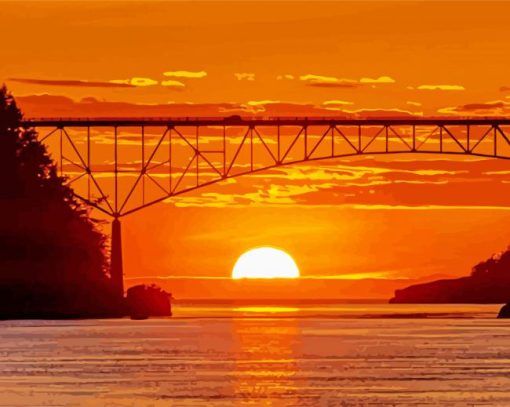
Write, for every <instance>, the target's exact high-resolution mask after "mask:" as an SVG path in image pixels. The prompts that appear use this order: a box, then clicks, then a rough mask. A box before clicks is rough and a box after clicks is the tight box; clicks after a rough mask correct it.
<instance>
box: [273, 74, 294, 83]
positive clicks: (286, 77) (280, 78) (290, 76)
mask: <svg viewBox="0 0 510 407" xmlns="http://www.w3.org/2000/svg"><path fill="white" fill-rule="evenodd" d="M276 79H277V80H279V81H281V80H282V79H287V80H289V81H291V80H293V79H295V76H294V75H291V74H284V75H278V76H277V77H276Z"/></svg>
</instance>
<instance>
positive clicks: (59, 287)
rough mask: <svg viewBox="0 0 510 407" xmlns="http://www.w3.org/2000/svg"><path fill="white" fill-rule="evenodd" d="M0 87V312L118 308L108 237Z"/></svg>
mask: <svg viewBox="0 0 510 407" xmlns="http://www.w3.org/2000/svg"><path fill="white" fill-rule="evenodd" d="M22 118H23V116H22V113H21V111H20V109H19V108H18V107H17V106H16V102H15V100H14V98H13V97H12V95H11V94H10V93H9V92H8V91H7V89H6V87H5V86H3V87H2V88H1V89H0V219H1V222H0V316H4V317H47V316H55V317H58V316H62V317H65V316H69V317H84V316H102V315H104V316H107V315H112V313H119V312H121V311H120V309H121V307H122V299H121V298H115V295H114V294H113V293H114V291H113V290H112V285H111V283H110V279H109V277H108V274H107V256H106V254H105V253H106V239H105V236H104V235H103V234H102V233H100V232H99V230H98V225H97V221H94V220H92V219H91V218H90V217H89V216H88V215H89V214H88V211H87V209H86V208H85V207H84V206H83V205H82V204H80V202H78V201H77V200H76V198H75V197H74V196H73V191H72V189H71V188H69V187H68V186H66V185H65V178H63V177H59V176H58V174H57V168H56V166H55V164H54V163H53V161H52V159H51V157H50V155H49V154H48V152H47V151H46V148H45V146H44V145H43V144H41V143H40V142H39V141H38V140H37V133H36V132H35V130H34V129H24V128H22V127H21V121H22Z"/></svg>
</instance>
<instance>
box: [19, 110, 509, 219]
mask: <svg viewBox="0 0 510 407" xmlns="http://www.w3.org/2000/svg"><path fill="white" fill-rule="evenodd" d="M24 126H25V127H35V128H37V129H38V131H39V139H40V140H41V141H43V142H44V143H46V144H47V146H48V148H49V151H50V152H51V153H52V156H53V158H54V159H55V160H56V162H57V165H58V169H59V171H60V173H61V175H63V176H66V177H67V180H68V184H69V185H71V186H72V187H73V189H74V190H75V194H76V196H77V197H78V198H80V199H82V200H83V201H84V202H86V203H87V204H88V205H90V206H92V207H94V208H97V209H98V210H100V211H102V212H103V213H105V214H107V215H109V216H111V217H113V218H119V217H122V216H125V215H128V214H131V213H134V212H136V211H139V210H141V209H143V208H146V207H148V206H150V205H153V204H155V203H157V202H161V201H164V200H167V199H170V198H172V197H174V196H177V195H180V194H184V193H186V192H191V191H193V190H196V189H198V188H203V187H206V186H209V185H212V184H215V183H218V182H221V181H224V180H227V179H229V178H232V177H238V176H241V175H247V174H251V173H255V172H260V171H264V170H268V169H271V168H275V167H280V166H286V165H292V164H299V163H305V162H308V161H316V160H324V159H333V158H342V157H351V156H359V155H378V154H409V153H414V154H456V155H459V154H461V155H471V156H479V157H490V158H503V159H510V139H509V138H510V119H421V118H420V119H332V118H241V117H238V116H232V117H229V118H183V119H173V118H161V119H158V118H146V119H107V118H97V119H30V120H26V121H25V122H24Z"/></svg>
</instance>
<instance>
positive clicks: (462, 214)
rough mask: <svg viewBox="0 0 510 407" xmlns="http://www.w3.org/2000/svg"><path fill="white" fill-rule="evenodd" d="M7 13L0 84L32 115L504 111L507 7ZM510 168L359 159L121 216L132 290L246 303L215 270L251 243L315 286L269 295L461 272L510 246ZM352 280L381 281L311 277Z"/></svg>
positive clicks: (235, 6) (283, 172) (129, 6)
mask: <svg viewBox="0 0 510 407" xmlns="http://www.w3.org/2000/svg"><path fill="white" fill-rule="evenodd" d="M0 5H1V7H0V16H1V17H2V21H3V23H2V24H3V29H4V32H6V33H12V35H10V36H9V41H8V42H5V41H4V44H3V45H2V56H3V58H2V61H3V62H2V64H0V80H2V81H4V82H6V83H7V85H8V86H9V88H10V89H11V90H12V91H13V92H14V94H15V95H16V96H17V97H18V100H19V102H20V105H21V107H22V108H23V109H24V111H25V113H26V114H27V115H28V116H32V117H34V116H57V117H58V116H84V117H91V116H147V115H148V116H151V115H152V116H177V115H181V116H182V115H184V116H198V115H207V116H210V115H225V114H226V115H230V114H259V115H270V116H275V115H287V116H288V115H326V114H329V115H331V114H335V115H345V114H349V115H351V114H359V115H361V116H365V115H378V116H381V115H399V116H401V115H419V116H439V115H441V116H444V115H461V116H471V115H483V116H488V115H497V116H504V115H508V114H509V113H510V107H509V106H510V77H509V74H508V66H510V54H509V53H508V43H509V40H510V29H509V28H508V22H507V16H508V15H509V14H510V4H509V3H506V2H494V3H492V2H459V1H452V2H441V3H438V2H430V1H422V2H411V1H404V2H398V3H394V2H383V1H377V2H332V1H330V2H313V3H312V2H309V3H306V2H292V1H282V2H247V1H239V2H215V1H207V2H174V1H166V2H153V1H146V2H143V3H139V2H134V1H128V2H123V1H111V2H108V1H106V2H95V1H87V2H75V1H70V2H65V3H64V2H54V3H51V2H46V1H37V2H33V3H28V2H23V3H21V2H2V3H0ZM105 159H106V157H105ZM509 171H510V170H509V169H508V167H507V162H505V161H491V160H473V159H471V160H466V159H456V160H453V159H451V158H448V157H442V156H437V157H434V156H427V157H419V156H406V157H387V158H384V157H370V156H367V157H364V158H362V159H361V158H358V159H357V160H355V161H349V160H344V161H337V162H328V161H324V162H319V163H313V164H310V165H304V166H300V167H292V168H291V167H288V168H282V169H278V170H273V171H271V172H268V173H265V174H258V175H257V176H256V177H243V178H238V179H237V180H236V182H234V183H225V184H224V185H222V184H219V185H215V186H212V187H208V188H207V189H204V190H199V191H197V192H195V193H193V194H191V195H183V196H182V197H179V198H178V199H174V200H173V201H171V202H166V203H162V204H159V205H157V206H155V207H152V208H150V209H147V210H145V211H142V212H139V213H138V214H135V215H133V216H130V217H127V218H125V220H124V221H123V225H124V230H123V232H124V248H125V252H124V253H125V255H124V259H125V272H126V278H127V279H128V280H127V281H128V285H129V284H131V283H133V282H135V281H139V280H138V279H140V278H142V279H143V280H144V281H148V280H153V279H154V278H156V277H164V278H165V279H164V280H158V281H160V282H162V283H163V284H165V286H166V287H168V288H169V289H170V290H172V291H173V292H174V295H175V296H176V297H179V298H184V297H204V296H222V295H224V296H230V297H236V296H241V297H242V296H246V295H249V292H250V291H251V292H253V287H251V286H249V287H243V286H239V284H237V285H233V284H232V283H229V282H226V281H224V280H221V278H225V277H227V278H228V276H229V275H230V271H231V269H232V267H233V264H234V262H235V260H236V258H237V257H238V256H239V255H240V254H242V253H243V251H245V250H247V249H250V248H252V247H254V246H259V245H276V246H279V247H282V248H284V249H285V250H287V251H288V252H289V253H291V254H292V256H293V257H294V258H295V259H296V261H297V263H298V266H299V268H300V269H301V272H302V275H304V276H307V278H308V279H306V280H305V279H304V280H303V281H302V282H300V283H299V284H301V285H302V286H300V287H287V288H286V287H285V286H281V287H280V286H279V285H278V284H277V285H275V286H273V289H269V288H267V287H265V288H264V287H262V289H261V290H259V291H262V293H261V294H260V295H262V296H263V295H266V296H273V297H274V296H275V295H280V296H281V297H285V296H293V295H297V294H296V293H298V295H299V296H310V297H324V296H326V297H341V298H342V297H356V296H358V297H360V296H361V297H370V296H375V297H387V296H389V295H390V294H391V291H392V290H393V289H394V288H395V287H397V286H402V285H405V284H407V283H409V282H410V281H414V280H415V279H420V280H423V279H425V280H426V279H430V278H433V277H434V276H438V275H440V276H444V275H448V276H456V275H462V274H466V273H468V272H469V270H470V267H471V266H472V265H474V264H475V263H476V262H477V261H479V260H482V259H485V258H487V257H488V256H490V255H491V253H493V252H497V251H499V250H502V249H504V248H505V247H506V246H507V244H508V243H509V240H508V239H507V227H506V226H507V225H508V224H509V221H510V219H509V216H510V212H509V211H508V210H507V209H506V208H507V207H510V206H509V203H510V184H509V183H508V180H507V175H508V174H509V173H510V172H509ZM346 274H347V275H349V274H355V275H364V276H365V277H369V278H373V277H375V278H384V279H385V281H384V282H379V283H378V284H377V285H374V284H372V283H371V282H367V281H355V280H340V279H338V278H337V279H335V280H328V281H327V284H324V282H321V281H320V280H317V278H318V277H320V276H336V277H338V276H344V277H345V275H346ZM169 276H170V277H171V278H170V279H169V278H168V277H169ZM189 277H193V278H192V279H191V280H190V279H189ZM197 277H209V278H208V279H205V280H203V279H202V280H200V279H197ZM210 277H216V278H215V279H210ZM355 277H356V276H355ZM176 278H177V279H176ZM318 281H319V282H318ZM278 290H281V292H280V291H278ZM264 292H265V293H266V294H264Z"/></svg>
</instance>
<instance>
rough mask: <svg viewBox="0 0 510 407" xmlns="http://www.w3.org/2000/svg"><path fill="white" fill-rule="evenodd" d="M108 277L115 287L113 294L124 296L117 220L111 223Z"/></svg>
mask: <svg viewBox="0 0 510 407" xmlns="http://www.w3.org/2000/svg"><path fill="white" fill-rule="evenodd" d="M110 277H111V279H112V282H113V286H114V287H115V294H116V295H118V296H119V297H122V296H124V272H123V269H122V233H121V228H120V221H119V218H115V219H114V220H113V222H112V240H111V254H110Z"/></svg>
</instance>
